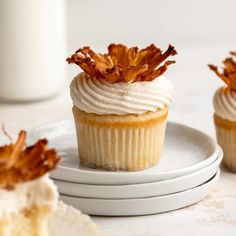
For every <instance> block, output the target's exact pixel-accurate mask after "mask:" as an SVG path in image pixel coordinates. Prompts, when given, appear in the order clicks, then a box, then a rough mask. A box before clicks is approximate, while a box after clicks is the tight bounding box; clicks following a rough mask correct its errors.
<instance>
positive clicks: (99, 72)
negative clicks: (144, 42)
mask: <svg viewBox="0 0 236 236" xmlns="http://www.w3.org/2000/svg"><path fill="white" fill-rule="evenodd" d="M175 54H176V51H175V50H174V47H172V46H171V45H170V46H169V48H168V49H167V50H166V51H165V52H164V53H162V51H161V50H160V49H159V48H157V47H156V46H155V45H153V44H152V45H150V46H149V47H147V48H145V49H142V50H138V48H137V47H132V48H127V47H126V46H124V45H121V44H117V45H116V44H111V45H109V47H108V53H107V54H100V53H95V52H94V51H92V50H91V49H90V48H89V47H84V48H81V49H79V50H77V51H76V53H75V54H73V55H72V56H71V57H70V58H68V59H67V61H68V63H75V64H77V65H79V66H80V68H81V69H82V70H83V71H84V72H82V73H80V74H78V75H77V76H76V77H75V78H74V79H73V81H72V83H71V86H70V90H71V97H72V100H73V114H74V120H75V126H76V131H77V138H78V149H79V158H80V162H81V163H83V164H84V165H85V166H89V167H94V168H101V169H107V170H126V171H136V170H142V169H146V168H149V167H152V166H155V165H156V164H157V163H158V161H159V159H160V157H161V154H162V149H163V143H164V137H165V127H166V120H167V115H168V106H169V104H170V102H171V101H172V98H173V95H174V89H173V85H172V83H171V82H170V81H169V80H168V79H167V78H165V77H164V76H163V73H164V72H165V71H166V70H167V67H168V66H169V65H170V64H172V63H174V62H175V61H166V62H164V61H165V60H166V59H167V58H168V57H169V56H172V55H175Z"/></svg>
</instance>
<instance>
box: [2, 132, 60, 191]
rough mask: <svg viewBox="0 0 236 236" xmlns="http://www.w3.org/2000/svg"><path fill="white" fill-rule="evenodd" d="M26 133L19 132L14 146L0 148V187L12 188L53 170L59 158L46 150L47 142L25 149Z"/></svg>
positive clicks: (51, 150) (41, 141) (42, 140)
mask: <svg viewBox="0 0 236 236" xmlns="http://www.w3.org/2000/svg"><path fill="white" fill-rule="evenodd" d="M25 140H26V132H25V131H21V132H20V133H19V136H18V139H17V141H16V143H15V144H10V145H5V146H2V147H0V186H1V187H2V188H6V189H12V188H14V186H15V184H18V183H22V182H25V181H30V180H34V179H36V178H39V177H41V176H43V175H44V174H46V173H47V172H48V171H50V170H52V169H54V168H55V167H56V165H57V163H58V162H59V157H58V156H57V153H56V151H55V150H54V149H48V148H47V143H48V142H47V140H46V139H41V140H39V141H38V142H37V143H36V144H35V145H33V146H29V147H26V144H25Z"/></svg>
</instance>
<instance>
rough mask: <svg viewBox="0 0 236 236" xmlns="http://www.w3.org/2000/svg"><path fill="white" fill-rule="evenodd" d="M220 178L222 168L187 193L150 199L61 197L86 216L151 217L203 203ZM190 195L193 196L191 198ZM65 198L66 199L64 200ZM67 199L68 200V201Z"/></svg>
mask: <svg viewBox="0 0 236 236" xmlns="http://www.w3.org/2000/svg"><path fill="white" fill-rule="evenodd" d="M219 178H220V168H219V169H218V171H217V173H216V174H215V176H214V177H212V178H211V179H210V180H209V181H207V182H206V183H204V184H202V185H200V186H198V187H195V188H192V189H189V190H186V191H182V192H179V193H174V194H168V195H164V196H157V197H150V198H140V199H119V200H115V199H96V198H94V199H93V198H76V197H71V196H66V195H61V196H62V198H61V200H62V201H64V202H65V201H66V202H67V204H69V205H72V206H74V207H75V208H80V210H82V212H84V213H86V214H89V215H94V216H96V215H97V216H140V215H151V214H157V213H163V212H168V211H173V210H177V209H180V208H183V207H186V206H189V205H192V204H195V203H197V202H199V201H201V200H202V199H203V198H205V197H206V196H207V195H208V194H209V193H210V192H211V191H212V189H213V187H215V185H216V184H217V182H218V180H219ZM186 195H188V197H186ZM189 195H191V197H190V196H189ZM63 197H65V198H64V199H63ZM183 197H184V198H183ZM173 198H176V199H173ZM65 199H67V200H68V201H67V200H65ZM78 199H79V200H81V201H82V202H81V203H80V204H83V205H84V207H81V206H79V205H78V203H75V201H76V200H78ZM180 199H181V200H180ZM69 201H70V202H69ZM72 201H73V202H72ZM83 201H84V202H83ZM157 201H170V204H167V203H166V202H165V206H163V204H160V203H159V204H157ZM173 202H175V203H173ZM162 203H163V202H162ZM86 204H89V206H92V208H91V207H89V208H87V207H86ZM95 204H96V205H98V206H99V207H98V208H94V206H95ZM113 204H114V205H115V206H116V207H115V208H116V209H114V206H113V208H112V205H113ZM122 204H124V205H122ZM145 204H146V205H145ZM127 205H129V207H127ZM167 205H168V206H167ZM105 206H106V207H105ZM117 206H118V207H117ZM147 206H148V207H147ZM124 207H125V209H124ZM86 208H87V210H86Z"/></svg>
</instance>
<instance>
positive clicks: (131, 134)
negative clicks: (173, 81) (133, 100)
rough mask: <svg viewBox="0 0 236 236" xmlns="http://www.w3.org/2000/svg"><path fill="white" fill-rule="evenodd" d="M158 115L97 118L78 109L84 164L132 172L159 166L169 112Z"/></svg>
mask: <svg viewBox="0 0 236 236" xmlns="http://www.w3.org/2000/svg"><path fill="white" fill-rule="evenodd" d="M155 113H156V114H155V116H154V115H153V114H152V113H150V116H149V115H147V114H145V115H144V116H145V117H142V116H143V115H138V116H130V115H127V116H126V115H124V116H119V117H118V116H114V115H106V116H99V115H96V116H94V115H91V114H88V113H85V112H82V111H80V110H79V109H77V108H76V107H74V108H73V114H74V119H75V125H76V131H77V137H78V149H79V158H80V162H81V163H82V164H84V165H85V166H89V167H96V168H101V169H107V170H128V171H135V170H142V169H146V168H148V167H151V166H154V165H156V164H157V163H158V161H159V159H160V157H161V154H162V149H163V143H164V137H165V128H166V117H167V113H168V109H167V108H166V109H165V110H164V111H157V112H155ZM140 117H141V118H140ZM103 118H104V119H105V121H104V119H103ZM154 118H155V119H154ZM127 122H128V123H127ZM125 126H128V127H125Z"/></svg>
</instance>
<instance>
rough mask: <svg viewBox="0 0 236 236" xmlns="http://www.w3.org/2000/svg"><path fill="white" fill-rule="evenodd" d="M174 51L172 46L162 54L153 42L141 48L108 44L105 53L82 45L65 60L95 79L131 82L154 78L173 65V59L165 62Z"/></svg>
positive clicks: (111, 81)
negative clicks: (96, 51)
mask: <svg viewBox="0 0 236 236" xmlns="http://www.w3.org/2000/svg"><path fill="white" fill-rule="evenodd" d="M175 54H176V51H175V49H174V47H173V46H171V45H169V48H168V49H167V50H166V52H164V53H162V51H161V50H160V49H159V48H157V47H156V46H155V45H154V44H151V45H150V46H148V47H146V48H144V49H142V50H139V49H138V48H137V47H131V48H128V47H126V46H125V45H122V44H110V45H109V46H108V53H107V54H101V53H95V52H94V51H93V50H91V49H90V48H89V47H83V48H81V49H79V50H77V51H76V52H75V54H73V55H72V56H71V57H69V58H67V62H68V63H69V64H70V63H75V64H77V65H79V66H80V68H81V69H82V70H84V72H85V73H86V74H88V75H89V76H90V77H94V78H95V79H104V80H106V81H108V82H110V83H118V82H127V83H128V82H129V83H131V82H137V81H150V80H154V79H155V78H156V77H158V76H160V75H161V74H163V73H164V72H165V71H166V70H167V66H168V65H170V64H173V61H167V62H165V63H164V61H165V60H166V59H167V58H168V57H169V56H173V55H175ZM162 63H164V65H161V64H162Z"/></svg>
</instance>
